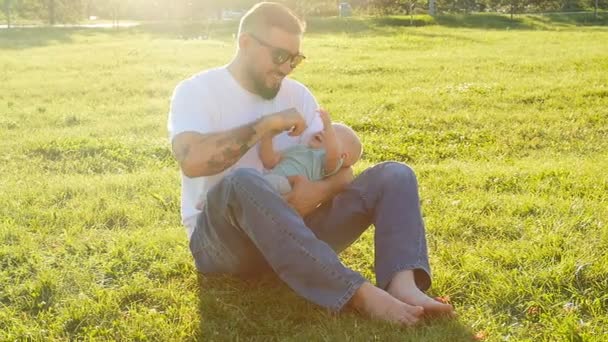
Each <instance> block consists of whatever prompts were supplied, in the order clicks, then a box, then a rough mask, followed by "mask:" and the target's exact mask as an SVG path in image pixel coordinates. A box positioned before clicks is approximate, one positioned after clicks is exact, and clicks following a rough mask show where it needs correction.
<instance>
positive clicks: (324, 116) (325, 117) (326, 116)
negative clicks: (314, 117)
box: [317, 108, 331, 129]
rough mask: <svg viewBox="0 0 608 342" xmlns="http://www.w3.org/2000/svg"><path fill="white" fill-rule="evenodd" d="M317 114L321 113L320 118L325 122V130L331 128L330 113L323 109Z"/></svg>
mask: <svg viewBox="0 0 608 342" xmlns="http://www.w3.org/2000/svg"><path fill="white" fill-rule="evenodd" d="M317 112H319V116H321V121H323V129H327V128H329V127H331V118H330V117H329V113H328V112H327V111H326V110H325V109H322V108H319V109H318V110H317Z"/></svg>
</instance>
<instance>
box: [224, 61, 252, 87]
mask: <svg viewBox="0 0 608 342" xmlns="http://www.w3.org/2000/svg"><path fill="white" fill-rule="evenodd" d="M226 68H227V69H228V72H229V73H230V74H231V75H232V77H234V79H235V80H236V81H237V83H238V84H239V85H240V86H241V87H243V88H244V89H245V90H247V91H249V92H250V93H253V94H255V89H254V87H253V82H251V80H250V79H249V77H248V75H247V71H246V69H245V63H243V61H242V60H241V59H240V58H239V57H238V56H237V57H235V58H234V59H233V60H232V62H230V64H228V66H227V67H226Z"/></svg>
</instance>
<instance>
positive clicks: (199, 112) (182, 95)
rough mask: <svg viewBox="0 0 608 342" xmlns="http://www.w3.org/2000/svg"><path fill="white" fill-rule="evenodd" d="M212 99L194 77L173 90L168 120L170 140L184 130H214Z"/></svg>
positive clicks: (203, 131)
mask: <svg viewBox="0 0 608 342" xmlns="http://www.w3.org/2000/svg"><path fill="white" fill-rule="evenodd" d="M208 101H209V102H208ZM210 101H211V97H210V96H208V94H206V93H205V90H204V88H203V87H200V86H199V85H197V84H196V83H195V80H194V79H189V80H185V81H182V82H181V83H180V84H178V85H177V87H175V90H174V91H173V96H172V98H171V108H170V111H169V119H168V122H167V129H168V131H169V141H170V142H172V141H173V138H175V136H176V135H178V134H180V133H183V132H197V133H201V134H205V133H209V132H212V131H213V130H214V129H213V117H212V115H213V114H212V104H211V103H210Z"/></svg>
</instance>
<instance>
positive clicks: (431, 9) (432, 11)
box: [429, 0, 436, 17]
mask: <svg viewBox="0 0 608 342" xmlns="http://www.w3.org/2000/svg"><path fill="white" fill-rule="evenodd" d="M435 14H436V10H435V0H429V15H430V16H432V17H434V16H435Z"/></svg>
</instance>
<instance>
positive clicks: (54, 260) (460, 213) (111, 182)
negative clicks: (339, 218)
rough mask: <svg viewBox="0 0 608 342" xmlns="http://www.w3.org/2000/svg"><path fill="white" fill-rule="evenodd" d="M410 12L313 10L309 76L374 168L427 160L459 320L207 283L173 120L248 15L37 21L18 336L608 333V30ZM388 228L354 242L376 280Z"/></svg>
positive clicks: (7, 211)
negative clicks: (191, 23) (418, 18)
mask: <svg viewBox="0 0 608 342" xmlns="http://www.w3.org/2000/svg"><path fill="white" fill-rule="evenodd" d="M531 18H532V17H525V18H520V19H521V20H522V22H523V23H526V22H533V21H534V20H533V18H532V19H531ZM392 20H393V22H392V23H391V22H390V20H389V21H388V23H389V24H387V21H382V20H381V19H373V18H372V19H364V20H363V19H353V20H351V21H341V22H336V21H335V20H334V21H333V22H332V21H331V20H329V21H318V22H317V26H315V23H314V22H313V23H311V28H310V31H311V33H310V34H309V35H307V36H306V38H305V40H304V46H303V49H304V51H305V53H306V54H307V55H308V57H309V58H308V59H307V61H306V63H305V64H303V65H302V67H301V68H299V69H298V70H297V71H296V72H295V73H294V75H293V77H294V78H295V79H298V80H300V81H302V82H304V83H305V84H307V85H308V86H309V87H310V88H311V89H312V91H313V92H314V93H315V94H316V96H317V99H318V100H319V102H320V103H321V104H322V105H323V106H324V107H325V108H327V109H328V110H329V111H330V112H331V113H333V116H334V117H335V118H336V119H338V120H341V121H344V122H346V123H347V124H349V125H352V126H353V127H355V128H356V130H357V131H358V132H359V134H360V135H361V137H362V140H363V142H364V145H365V155H364V160H363V161H362V162H361V163H360V164H359V165H358V166H357V171H361V170H362V169H363V168H364V167H366V166H368V165H371V164H373V163H376V162H379V161H382V160H388V159H395V160H400V161H404V162H407V163H409V164H410V165H411V166H412V167H413V168H414V169H415V170H416V172H417V174H418V178H419V183H420V191H421V201H422V205H423V212H424V216H425V222H426V225H427V230H428V240H429V249H430V257H431V264H432V266H433V269H434V287H433V289H432V293H433V294H440V295H449V296H450V297H451V299H452V301H453V303H454V304H455V306H456V307H457V310H458V313H459V318H458V319H457V320H455V321H447V322H446V321H439V322H433V323H429V324H426V325H423V326H421V327H418V328H415V329H400V328H396V327H392V326H389V325H386V324H381V323H375V322H370V321H367V320H365V319H363V318H361V317H358V316H356V315H354V314H352V313H346V314H343V315H338V316H336V315H331V314H329V313H327V312H325V311H323V310H322V309H319V308H318V307H315V306H313V305H311V304H308V303H306V302H305V301H304V300H302V299H300V298H298V297H297V296H296V295H294V294H293V293H292V292H291V291H290V290H289V289H287V288H286V287H285V286H283V285H281V284H280V282H279V281H277V280H276V279H274V278H272V277H267V278H263V279H260V280H258V281H254V282H250V281H243V280H237V279H231V278H222V277H208V278H201V279H198V277H197V274H196V272H195V270H194V267H193V262H192V260H191V256H190V255H189V251H188V248H187V241H186V235H185V232H184V229H183V228H182V227H181V226H180V224H179V178H178V168H177V165H176V163H175V162H174V161H173V160H172V157H171V155H170V153H169V150H168V142H167V138H166V129H165V122H166V117H167V111H168V105H169V98H170V95H171V92H172V90H173V87H174V86H175V85H176V84H177V82H179V81H180V80H182V79H184V78H186V77H188V76H190V75H192V74H194V73H196V72H198V71H199V70H202V69H204V68H207V67H211V66H216V65H220V64H223V63H225V62H227V61H228V60H229V58H230V57H231V55H232V53H233V51H234V46H233V42H232V39H231V37H230V35H229V34H228V32H230V31H229V30H227V29H226V28H223V29H218V30H217V32H216V33H214V35H212V38H213V39H211V40H196V39H183V38H184V37H188V36H191V37H196V36H197V35H198V33H197V32H196V31H192V29H188V28H181V29H180V28H173V30H171V31H166V28H165V30H163V29H162V27H142V28H138V29H130V30H120V31H113V30H107V31H102V30H78V29H30V30H12V31H0V139H1V141H2V144H0V194H1V196H0V340H2V341H5V340H37V341H43V340H44V341H47V340H67V339H75V340H87V339H101V340H146V339H147V340H163V341H164V340H194V339H200V340H205V341H214V340H217V341H220V340H249V339H253V340H259V341H268V340H281V341H289V340H291V341H307V340H326V341H342V340H344V341H345V340H353V341H391V340H394V341H403V340H411V341H420V340H424V341H466V340H471V339H472V336H473V335H474V334H475V333H477V332H483V333H484V334H485V335H486V336H487V340H490V341H502V340H507V339H508V340H516V341H520V340H527V341H538V340H550V341H558V340H560V341H561V340H572V341H581V340H585V341H601V340H602V339H603V338H604V337H603V336H604V335H605V334H608V328H607V327H608V313H607V312H608V254H607V253H606V250H608V206H607V204H608V200H607V196H606V193H608V173H607V172H606V170H607V169H608V152H607V151H608V44H606V42H607V41H608V28H607V27H606V26H593V25H591V26H584V27H583V26H578V24H577V23H563V22H552V21H547V22H543V24H542V25H541V26H533V27H532V26H526V25H524V24H522V25H520V26H507V25H502V24H500V23H498V24H497V23H495V22H493V24H492V25H493V26H491V27H489V26H484V25H479V24H475V23H478V22H480V21H483V20H481V19H479V18H477V17H472V19H468V20H469V21H466V22H464V24H465V25H460V24H457V23H458V21H459V20H464V19H462V18H460V19H459V18H451V19H450V20H451V22H454V23H456V24H449V25H448V24H441V23H440V24H441V25H430V26H425V27H407V26H401V25H399V24H398V23H395V22H394V20H397V21H398V20H405V21H406V22H409V18H405V19H400V18H393V19H392ZM484 20H487V18H486V19H484ZM467 23H469V24H467ZM323 25H325V26H323ZM463 26H464V27H463ZM483 27H487V28H488V29H485V30H484V29H483ZM507 27H509V29H507ZM222 30H223V31H222ZM214 32H215V31H214ZM180 37H182V38H180ZM372 240H373V235H372V232H371V231H370V232H368V233H366V234H365V235H364V236H363V237H362V238H361V239H360V240H359V241H358V242H357V243H356V244H355V245H354V246H352V247H351V248H350V249H348V250H347V251H345V252H344V253H343V255H342V257H343V260H344V262H345V263H346V264H348V265H349V266H352V267H353V268H355V269H356V270H358V271H360V272H362V273H363V274H364V275H365V276H367V277H369V278H370V279H373V274H372V264H373V247H372Z"/></svg>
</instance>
